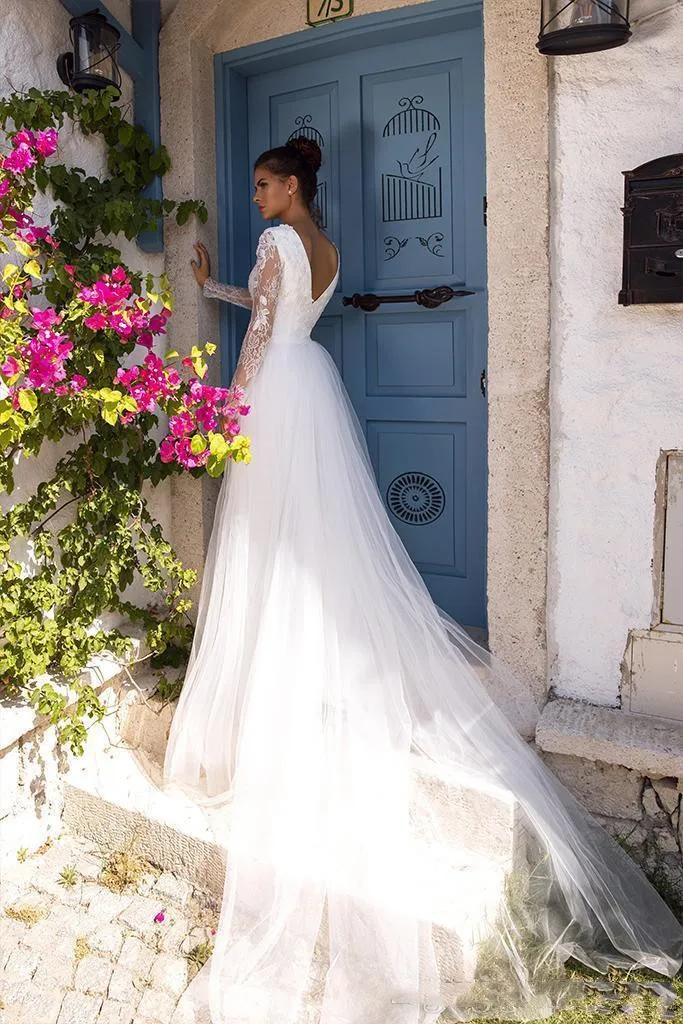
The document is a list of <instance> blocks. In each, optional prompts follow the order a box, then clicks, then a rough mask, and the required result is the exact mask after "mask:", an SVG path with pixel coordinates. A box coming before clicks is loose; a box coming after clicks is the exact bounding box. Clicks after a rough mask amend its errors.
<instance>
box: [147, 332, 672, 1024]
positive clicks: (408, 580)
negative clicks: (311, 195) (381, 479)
mask: <svg viewBox="0 0 683 1024" xmlns="http://www.w3.org/2000/svg"><path fill="white" fill-rule="evenodd" d="M249 401H250V403H251V405H252V411H251V413H250V415H249V417H248V418H247V420H246V421H245V432H247V433H248V434H249V435H250V437H251V439H252V451H253V460H252V462H251V464H249V465H241V464H240V465H232V466H230V468H229V470H228V473H227V474H226V477H225V478H224V481H223V483H222V486H221V491H220V496H219V500H218V505H217V509H216V517H215V523H214V528H213V532H212V536H211V541H210V544H209V549H208V553H207V562H206V568H205V574H204V583H203V587H202V592H201V597H200V601H199V605H198V621H197V630H196V635H195V640H194V645H193V649H192V654H191V659H190V664H189V668H188V672H187V676H186V679H185V683H184V686H183V690H182V693H181V695H180V698H179V702H178V706H177V710H176V712H175V716H174V719H173V723H172V727H171V732H170V736H169V742H168V748H167V753H166V759H165V764H164V788H165V789H167V790H176V789H177V790H178V792H184V793H187V794H189V795H190V796H191V797H192V799H193V800H195V801H196V802H197V803H199V804H201V806H202V807H203V808H204V809H205V810H206V813H207V816H208V817H209V819H210V821H211V823H212V827H213V828H214V830H215V832H216V834H218V835H220V837H221V840H222V841H223V842H224V843H225V844H226V846H227V851H228V853H227V870H226V877H225V889H224V896H223V902H222V906H221V914H220V921H219V925H218V928H217V934H216V941H215V946H214V950H213V954H212V956H211V958H210V959H209V961H208V962H207V964H206V965H205V967H203V968H202V970H201V971H200V972H199V974H198V975H197V976H196V977H195V979H194V980H193V982H192V983H191V984H190V986H189V987H188V989H187V990H186V993H185V995H184V997H183V998H182V999H181V1001H180V1004H179V1006H178V1009H177V1012H176V1016H175V1017H174V1022H176V1021H177V1022H179V1024H185V1022H192V1024H209V1022H210V1024H237V1022H246V1024H295V1022H299V1021H306V1022H311V1024H317V1022H319V1024H427V1022H433V1021H436V1020H437V1019H439V1018H441V1019H442V1020H443V1021H446V1020H468V1019H472V1018H475V1017H497V1018H501V1019H521V1020H524V1019H527V1020H528V1019H537V1018H542V1017H546V1016H548V1015H549V1014H550V1013H551V1012H552V1011H553V1009H554V1008H556V1007H558V1006H561V1005H562V1004H563V1003H565V1002H566V1001H567V1000H568V999H569V998H571V997H572V996H573V995H578V994H579V986H578V982H576V981H571V980H570V979H569V977H568V975H567V972H566V970H565V969H564V964H565V962H566V960H567V959H568V958H569V957H575V958H577V959H578V960H580V961H582V962H583V963H585V964H587V965H589V966H591V967H593V968H595V969H597V970H599V971H604V970H606V969H607V968H608V967H609V965H616V966H622V967H630V966H633V964H639V965H643V966H647V967H650V968H652V969H654V970H656V971H659V972H661V973H663V974H666V975H673V974H674V973H676V971H677V970H678V968H679V967H680V965H681V958H682V956H683V928H682V927H681V925H680V924H679V922H678V921H677V920H676V919H675V917H674V916H673V914H672V913H671V912H670V910H669V909H668V908H667V906H666V905H665V904H664V902H663V901H662V900H661V898H660V897H659V895H658V894H657V893H656V891H655V890H654V889H653V888H652V887H651V885H650V884H649V882H648V881H647V880H646V878H645V877H644V875H643V874H642V872H641V871H640V869H639V868H638V867H637V866H636V865H635V864H634V863H633V862H632V861H631V859H630V858H629V857H628V856H627V854H626V853H625V852H624V851H623V850H622V849H621V848H620V847H619V845H618V844H617V843H616V842H614V840H612V839H611V837H609V836H608V835H607V833H606V832H605V831H604V830H603V829H602V828H601V827H600V826H599V825H598V824H597V822H595V820H594V819H593V818H592V817H591V816H590V814H589V813H588V812H586V811H585V810H584V809H583V808H582V807H581V806H580V805H579V804H578V803H577V801H576V800H575V799H574V798H573V797H572V796H571V794H570V793H569V792H568V790H567V789H565V788H564V786H563V785H562V784H561V783H560V782H559V781H558V780H557V779H556V777H555V776H554V775H553V774H552V773H551V771H550V770H549V769H548V768H547V767H546V766H545V765H544V763H543V762H542V761H541V760H540V758H539V757H538V755H537V754H536V753H535V751H534V750H533V748H532V747H531V746H530V745H529V744H528V742H526V739H525V738H524V737H525V736H527V737H528V736H529V735H530V732H531V730H532V727H533V721H534V720H535V717H536V715H537V708H536V705H535V704H534V702H533V700H532V698H531V696H530V693H529V692H528V690H527V689H526V688H525V687H524V685H523V684H521V683H520V682H518V681H517V680H515V679H514V678H513V677H512V676H511V674H510V673H508V672H507V671H506V670H505V668H504V666H502V665H501V664H499V663H498V662H497V660H496V659H495V658H493V657H492V656H491V655H490V654H489V653H488V652H487V651H486V650H484V649H483V648H482V647H480V646H479V645H477V644H476V643H475V642H474V641H473V640H471V639H470V637H469V636H468V635H467V633H465V632H464V630H463V629H462V628H461V627H460V626H458V625H457V624H456V623H455V622H454V621H453V620H451V619H450V618H448V617H447V616H446V615H445V614H444V613H443V612H441V611H440V610H439V609H438V608H437V607H436V605H435V604H434V602H433V601H432V599H431V597H430V595H429V593H428V591H427V589H426V587H425V584H424V582H423V580H422V579H421V577H420V575H419V573H418V572H417V570H416V569H415V567H414V565H413V564H412V562H411V560H410V558H409V557H408V555H407V553H406V551H405V549H404V547H403V545H402V543H401V541H400V539H399V537H398V535H397V534H396V532H395V531H394V529H393V527H392V525H391V523H390V520H389V518H388V515H387V512H386V511H385V508H384V506H383V503H382V499H381V496H380V494H379V491H378V488H377V485H376V482H375V477H374V474H373V471H372V467H371V464H370V461H369V458H368V454H367V449H366V445H365V441H364V439H363V436H362V432H361V430H360V426H359V424H358V421H357V419H356V416H355V413H354V412H353V409H352V407H351V405H350V402H349V399H348V396H347V394H346V391H345V389H344V387H343V384H342V382H341V379H340V377H339V374H338V372H337V369H336V367H335V365H334V363H333V361H332V359H331V358H330V356H329V355H328V353H327V352H326V351H325V349H323V348H322V347H321V346H319V345H318V344H316V343H315V342H313V341H311V340H310V339H306V340H304V341H301V342H300V343H292V344H283V343H276V342H272V343H271V344H270V346H269V348H268V350H267V354H266V358H265V360H264V363H263V365H262V367H261V369H260V371H259V373H258V374H257V376H256V377H255V378H254V379H253V381H252V382H251V384H250V387H249Z"/></svg>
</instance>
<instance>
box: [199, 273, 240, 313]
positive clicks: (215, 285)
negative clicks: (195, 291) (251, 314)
mask: <svg viewBox="0 0 683 1024" xmlns="http://www.w3.org/2000/svg"><path fill="white" fill-rule="evenodd" d="M202 293H203V294H204V297H205V298H207V299H222V300H223V301H224V302H232V303H233V305H235V306H244V308H245V309H251V295H250V294H249V289H248V288H239V287H238V286H237V285H236V284H221V283H220V281H214V279H213V278H212V277H207V279H206V281H205V282H204V284H203V285H202Z"/></svg>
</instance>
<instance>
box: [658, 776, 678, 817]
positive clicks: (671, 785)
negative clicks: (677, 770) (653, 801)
mask: <svg viewBox="0 0 683 1024" xmlns="http://www.w3.org/2000/svg"><path fill="white" fill-rule="evenodd" d="M652 786H653V788H654V790H655V791H656V793H657V796H658V797H659V799H660V800H661V802H662V804H663V805H664V810H665V811H666V812H667V814H673V813H674V811H675V810H676V808H677V807H678V798H679V796H680V794H679V792H678V783H677V781H676V779H658V780H657V781H654V780H653V782H652Z"/></svg>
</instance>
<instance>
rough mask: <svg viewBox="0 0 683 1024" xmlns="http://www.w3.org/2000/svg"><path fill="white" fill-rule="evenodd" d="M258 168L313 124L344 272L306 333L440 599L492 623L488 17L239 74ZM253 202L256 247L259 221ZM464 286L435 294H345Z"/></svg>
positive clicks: (465, 618) (322, 192)
mask: <svg viewBox="0 0 683 1024" xmlns="http://www.w3.org/2000/svg"><path fill="white" fill-rule="evenodd" d="M247 107H248V112H247V114H248V135H249V154H248V157H249V167H250V168H251V166H252V165H253V162H254V160H255V159H256V157H257V156H258V155H259V153H261V152H262V151H263V150H265V149H268V148H270V147H271V146H273V145H279V144H281V143H283V142H285V141H286V140H287V139H288V138H289V137H291V136H294V135H297V134H300V133H303V134H306V135H308V136H309V137H311V138H314V139H315V140H316V141H317V142H318V144H319V145H320V147H321V149H322V152H323V166H322V167H321V170H320V173H319V187H318V203H319V205H320V207H321V211H322V214H323V221H324V227H325V230H326V232H327V233H328V235H329V236H330V237H331V238H332V239H333V240H334V241H335V242H336V243H337V245H338V246H339V249H340V252H341V261H342V262H341V279H340V282H339V285H338V288H337V292H336V294H335V295H334V297H333V299H332V301H331V302H330V304H329V305H328V307H327V310H326V314H325V316H324V317H323V318H322V319H321V321H320V322H319V324H318V325H317V327H316V330H315V332H314V337H315V339H316V340H317V341H319V342H320V343H321V344H323V345H324V346H325V347H326V348H327V350H328V351H329V352H330V354H331V355H332V356H333V358H334V360H335V362H336V364H337V367H338V369H339V371H340V373H341V374H342V377H343V379H344V383H345V385H346V387H347V389H348V391H349V395H350V397H351V400H352V402H353V405H354V408H355V410H356V413H357V414H358V417H359V419H360V421H361V424H362V426H363V428H364V430H365V433H366V437H367V440H368V447H369V450H370V455H371V458H372V462H373V466H374V469H375V473H376V475H377V480H378V484H379V487H380V491H381V493H382V495H383V498H384V501H385V503H386V507H387V510H388V512H389V516H390V518H391V521H392V523H393V525H394V527H395V528H396V529H397V531H398V532H399V534H400V536H401V538H402V540H403V542H404V543H405V545H406V547H407V549H408V551H409V553H410V555H411V557H412V558H413V560H414V561H415V563H416V565H417V567H418V569H419V570H420V572H421V573H422V575H423V577H424V579H425V581H426V583H427V585H428V586H429V588H430V590H431V593H432V595H433V596H434V598H435V600H436V601H437V603H438V604H440V605H441V607H443V608H444V609H445V610H446V611H447V612H449V613H450V614H451V615H453V616H454V617H455V618H456V619H458V620H459V621H461V622H464V623H467V624H471V625H477V626H484V625H485V620H486V609H485V524H486V493H485V492H486V401H485V398H484V397H483V395H482V390H481V388H480V376H481V373H482V370H483V368H484V366H485V354H486V290H485V289H486V278H485V265H486V260H485V236H484V225H483V206H482V203H483V195H484V190H485V186H484V127H483V49H482V34H481V28H480V27H478V28H467V29H464V30H462V31H459V32H449V33H444V34H441V35H438V36H432V37H423V38H422V39H419V40H417V41H409V42H401V43H393V44H392V43H391V42H387V43H386V44H384V45H382V46H378V47H374V48H370V47H368V48H366V49H364V50H362V51H359V52H358V53H350V54H345V55H344V56H343V57H335V58H331V59H327V60H324V61H322V60H321V61H309V62H308V63H306V64H301V65H298V66H293V67H289V68H285V69H280V70H278V71H277V72H270V73H265V74H259V75H254V76H252V77H251V78H249V79H248V81H247ZM263 226H264V225H263V221H262V220H261V218H260V216H259V214H258V211H257V210H256V209H254V210H253V211H252V217H251V234H252V237H251V242H252V251H253V247H255V245H256V240H257V238H258V236H259V234H260V233H261V231H262V230H263ZM445 284H448V285H450V286H451V287H452V288H454V289H456V290H467V291H469V292H471V294H470V295H467V296H464V297H460V298H454V299H452V300H451V301H449V302H447V303H445V304H443V305H440V306H439V307H438V308H433V309H428V308H425V307H424V306H422V305H418V304H417V303H416V302H413V301H411V302H409V303H401V304H382V305H380V306H379V308H378V309H377V310H376V311H374V312H371V313H367V312H363V311H362V310H361V309H354V308H352V307H351V306H350V305H344V304H343V302H342V296H344V295H346V296H351V295H352V294H353V293H355V292H358V293H361V294H362V293H365V292H374V293H376V294H378V295H381V296H386V295H405V294H411V295H412V294H413V293H414V292H415V291H416V290H423V289H429V288H435V287H437V286H439V285H445Z"/></svg>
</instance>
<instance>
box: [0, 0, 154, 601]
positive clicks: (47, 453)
mask: <svg viewBox="0 0 683 1024" xmlns="http://www.w3.org/2000/svg"><path fill="white" fill-rule="evenodd" d="M127 8H128V0H120V2H119V3H118V4H117V5H114V4H112V7H111V10H112V13H114V14H115V15H116V16H117V17H119V18H121V20H122V21H123V20H124V18H123V17H122V15H124V14H125V13H126V10H127ZM68 45H69V14H68V12H67V11H66V9H65V8H64V7H62V5H61V3H59V0H43V3H42V4H41V17H40V18H39V19H36V17H35V13H34V12H32V11H31V5H29V4H27V3H26V2H25V0H3V10H2V18H1V19H0V67H1V68H2V69H3V74H2V76H1V77H0V96H7V95H9V94H10V93H12V92H15V91H18V92H21V91H22V90H25V89H29V88H31V87H36V88H39V89H63V88H64V86H63V84H62V82H61V81H60V79H59V76H58V75H57V69H56V60H57V56H58V54H60V53H62V52H64V51H65V50H66V49H68ZM132 103H133V90H132V83H131V80H130V79H129V78H128V76H127V75H125V74H124V80H123V89H122V99H121V106H122V107H123V108H124V109H125V107H126V106H130V108H131V110H132ZM56 158H58V159H60V160H62V161H63V162H64V163H66V164H67V165H77V166H79V167H83V168H84V169H85V170H86V171H87V173H88V174H93V175H98V174H101V173H102V172H103V171H104V170H105V166H106V164H105V151H104V146H103V144H102V143H101V142H100V140H98V139H84V138H83V137H82V136H81V135H80V134H79V133H78V132H77V131H75V130H74V129H73V128H72V127H71V126H70V125H68V124H67V125H66V126H65V128H64V129H63V131H62V132H61V134H60V148H59V152H58V153H57V157H56ZM50 208H51V204H50V201H49V200H48V199H41V200H40V201H39V202H37V203H36V210H35V214H36V219H37V221H38V222H39V223H47V222H48V219H49V215H50ZM117 243H118V244H119V246H120V248H121V252H122V255H123V258H124V260H125V261H126V263H127V264H128V265H129V266H130V267H132V268H134V269H140V270H145V271H150V272H151V273H153V274H160V273H162V271H163V269H164V258H163V254H161V253H160V254H153V255H150V254H148V253H144V252H142V250H140V249H138V247H137V246H136V245H135V243H134V242H128V241H127V240H126V239H125V238H124V237H123V236H121V238H119V239H117ZM67 450H68V448H67V445H66V443H64V444H61V445H53V444H50V445H45V446H44V447H43V450H42V451H41V453H40V456H39V457H38V458H35V459H28V460H25V461H24V460H22V462H21V464H20V465H19V466H18V467H17V487H16V489H15V491H14V492H13V494H12V496H11V498H9V499H8V497H7V496H6V495H5V496H3V498H2V500H3V505H7V504H8V503H9V502H12V501H21V500H25V498H26V497H27V496H28V495H29V494H31V493H32V492H33V491H34V490H35V487H36V485H37V484H38V483H39V482H40V480H44V479H49V476H50V475H51V473H52V472H53V471H54V467H55V465H56V463H57V460H58V459H59V458H60V457H61V456H62V455H63V454H64V452H65V451H67ZM147 497H148V499H149V504H150V510H151V512H152V514H153V515H154V516H155V517H156V518H157V519H158V520H159V521H160V522H161V525H162V527H163V529H164V532H165V533H166V535H167V536H168V533H169V530H170V518H171V492H170V487H169V486H168V484H166V485H162V486H161V487H158V488H156V489H154V490H152V489H150V490H149V492H148V495H147ZM69 518H70V517H69V515H68V513H67V512H64V513H62V514H61V515H60V516H57V517H55V519H54V520H52V525H53V526H54V527H55V528H56V529H59V528H61V527H62V526H64V525H65V524H66V523H67V522H69ZM16 554H17V555H19V552H17V553H16ZM21 557H22V560H23V562H24V564H25V565H26V567H27V568H30V566H31V551H30V549H26V550H25V551H24V552H23V554H22V555H21ZM126 596H127V597H128V598H129V599H130V600H138V601H142V600H144V597H145V592H144V588H143V587H142V585H141V584H137V583H136V584H134V585H133V586H132V587H131V588H129V590H128V591H127V595H126Z"/></svg>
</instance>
